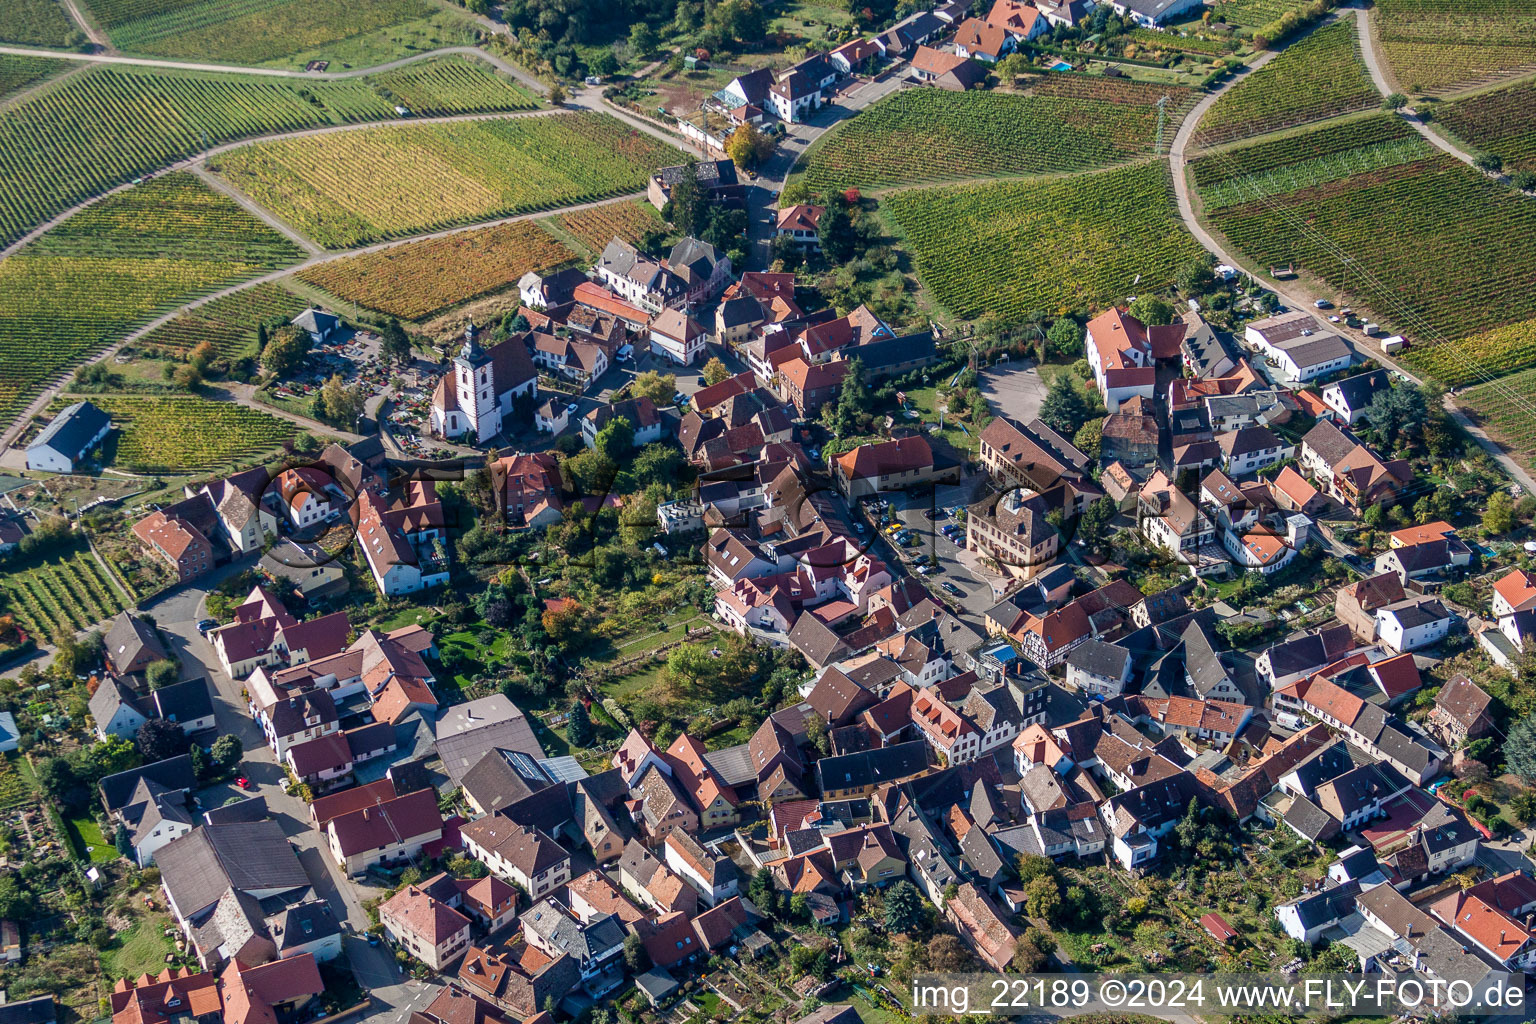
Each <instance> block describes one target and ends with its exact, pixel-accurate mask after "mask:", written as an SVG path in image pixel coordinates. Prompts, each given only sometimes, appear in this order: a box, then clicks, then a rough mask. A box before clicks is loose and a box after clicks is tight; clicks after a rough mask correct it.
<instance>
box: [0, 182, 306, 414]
mask: <svg viewBox="0 0 1536 1024" xmlns="http://www.w3.org/2000/svg"><path fill="white" fill-rule="evenodd" d="M303 256H304V253H303V251H302V250H301V249H299V248H298V247H297V246H295V245H293V244H292V243H291V242H289V241H288V240H287V239H286V238H284V237H283V236H281V235H279V234H277V233H276V232H274V231H272V230H271V229H270V228H268V227H267V226H266V225H265V224H263V223H261V222H260V221H258V220H257V219H256V218H255V217H253V216H251V215H250V214H248V213H246V212H245V211H244V210H242V209H240V207H239V206H237V205H236V204H235V203H234V202H233V201H232V200H230V199H229V198H227V197H226V196H223V195H220V194H219V193H216V192H213V191H211V190H210V189H208V188H207V187H206V186H204V185H203V183H202V182H200V181H199V180H198V179H197V178H196V177H194V176H193V175H191V174H174V175H166V176H164V177H161V178H156V179H154V180H152V181H149V182H146V183H145V184H143V185H141V186H138V187H136V188H132V189H128V190H126V191H124V192H120V193H117V194H116V195H113V196H111V197H110V198H108V199H105V200H103V201H102V202H100V203H98V204H96V205H95V206H92V207H90V208H89V209H86V210H83V211H81V212H80V213H78V214H76V215H75V216H73V217H71V218H70V219H69V220H67V221H65V222H64V223H63V224H61V225H59V226H58V227H57V228H55V229H54V230H52V231H50V232H48V233H47V234H45V235H43V236H42V237H40V238H38V239H37V240H36V241H34V242H32V243H31V244H30V245H28V246H26V247H25V248H23V249H22V250H21V251H20V252H17V253H16V254H15V255H13V256H11V257H10V258H9V259H6V260H4V261H3V262H0V420H8V419H10V418H12V417H14V416H15V415H16V414H17V413H18V412H19V411H20V410H21V409H22V407H24V406H25V405H26V403H27V401H28V400H29V399H30V397H31V395H32V394H34V393H35V392H36V391H37V390H38V389H39V388H41V387H42V386H43V384H44V383H45V382H46V381H48V380H49V379H51V378H53V377H54V376H56V375H58V374H59V373H61V372H62V371H64V370H65V369H67V368H68V367H69V366H70V365H71V364H73V363H75V362H78V361H79V360H81V359H83V358H85V357H87V356H89V355H91V354H92V353H94V352H96V351H97V350H99V349H101V348H102V347H104V346H106V345H108V344H110V343H111V342H113V341H114V340H117V339H118V338H121V337H122V336H123V335H124V334H126V333H128V332H129V331H130V330H132V329H133V328H134V327H135V326H137V325H139V324H143V323H145V322H147V321H149V320H152V319H154V317H155V316H156V315H158V314H161V313H164V312H165V311H167V310H169V309H174V308H176V307H177V306H180V305H182V304H184V303H186V302H188V301H190V300H192V299H194V298H196V297H197V296H199V295H202V294H206V293H207V292H210V291H215V290H217V289H219V288H222V287H225V286H227V285H230V284H234V283H236V282H238V281H241V280H244V279H246V278H250V277H255V276H258V275H260V274H262V273H264V272H267V271H270V270H276V269H279V268H281V267H284V266H288V265H290V264H292V263H296V262H298V261H299V260H300V259H302V258H303Z"/></svg>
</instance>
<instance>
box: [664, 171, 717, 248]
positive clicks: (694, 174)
mask: <svg viewBox="0 0 1536 1024" xmlns="http://www.w3.org/2000/svg"><path fill="white" fill-rule="evenodd" d="M698 174H699V162H698V161H697V160H694V159H691V158H690V159H689V160H688V161H687V162H686V163H685V164H683V172H682V174H680V175H678V178H677V181H675V182H673V183H672V195H671V197H670V198H669V199H668V200H667V205H666V211H665V212H666V215H667V219H668V220H670V221H671V222H672V224H673V226H674V227H676V228H677V230H679V231H681V232H682V233H683V234H685V235H692V234H695V233H696V232H697V231H698V230H699V229H700V228H701V227H702V226H703V225H704V208H705V207H706V206H707V205H708V204H709V197H708V196H707V195H706V194H705V193H704V190H703V189H701V188H699V180H698Z"/></svg>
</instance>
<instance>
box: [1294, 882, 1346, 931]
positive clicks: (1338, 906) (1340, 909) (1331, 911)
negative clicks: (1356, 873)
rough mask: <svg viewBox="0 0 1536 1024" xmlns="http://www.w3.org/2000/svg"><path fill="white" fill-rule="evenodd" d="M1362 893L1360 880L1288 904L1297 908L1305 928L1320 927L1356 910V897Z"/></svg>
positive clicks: (1298, 915)
mask: <svg viewBox="0 0 1536 1024" xmlns="http://www.w3.org/2000/svg"><path fill="white" fill-rule="evenodd" d="M1359 895H1360V883H1359V882H1345V883H1344V884H1343V885H1337V886H1334V887H1333V888H1332V889H1324V890H1322V891H1321V892H1316V893H1313V894H1311V895H1310V896H1303V897H1301V898H1300V899H1298V900H1292V901H1291V903H1289V904H1285V905H1286V906H1294V907H1295V908H1296V916H1297V918H1298V919H1299V920H1300V921H1301V924H1302V927H1304V928H1308V929H1311V928H1318V927H1322V926H1325V925H1328V924H1330V923H1333V922H1336V921H1338V920H1339V919H1340V918H1344V917H1348V916H1349V915H1350V914H1352V913H1354V912H1355V897H1357V896H1359Z"/></svg>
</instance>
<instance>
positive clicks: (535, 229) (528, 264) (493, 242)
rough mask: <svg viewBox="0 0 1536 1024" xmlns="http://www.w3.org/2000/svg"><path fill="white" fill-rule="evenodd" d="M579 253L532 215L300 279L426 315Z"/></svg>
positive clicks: (410, 314)
mask: <svg viewBox="0 0 1536 1024" xmlns="http://www.w3.org/2000/svg"><path fill="white" fill-rule="evenodd" d="M575 255H576V254H575V253H574V252H572V251H571V250H570V249H568V248H566V246H564V245H562V244H561V243H560V242H559V241H557V240H556V239H555V237H554V236H553V235H551V234H550V233H549V232H547V231H545V230H544V229H543V228H541V227H539V226H538V225H537V224H535V223H533V222H532V221H526V220H524V221H515V222H513V223H511V224H498V225H496V226H494V227H489V228H482V229H480V230H478V231H463V232H460V233H458V234H453V235H449V236H447V237H446V238H431V239H427V240H425V241H421V242H411V243H409V244H407V245H401V246H396V247H394V248H392V249H385V250H384V251H382V252H372V253H366V254H364V255H362V256H353V257H350V258H349V259H344V260H337V261H335V262H333V263H323V264H321V265H320V266H318V267H314V268H313V269H311V270H308V271H305V272H304V273H303V274H301V275H300V279H301V280H303V281H305V282H307V283H309V284H312V285H315V286H316V287H319V288H323V289H325V290H326V291H328V292H330V293H331V294H332V295H336V296H339V297H340V298H343V299H346V300H347V301H348V302H354V303H356V304H357V305H359V306H364V307H367V308H369V309H376V310H378V311H379V312H381V313H389V314H391V315H393V316H398V317H402V318H404V319H406V320H421V319H423V318H425V317H428V316H431V315H432V314H434V313H437V312H440V311H441V310H444V309H446V308H448V307H449V306H454V305H457V304H458V303H460V302H466V301H468V300H469V299H475V298H479V297H480V296H482V295H488V294H490V293H491V292H497V291H501V290H503V289H505V288H509V287H513V286H515V285H516V284H517V280H518V278H520V277H522V276H523V275H524V274H526V273H527V272H528V271H530V270H543V269H546V268H548V267H553V266H556V265H557V264H561V263H565V262H568V261H570V260H571V259H573V258H574V257H575Z"/></svg>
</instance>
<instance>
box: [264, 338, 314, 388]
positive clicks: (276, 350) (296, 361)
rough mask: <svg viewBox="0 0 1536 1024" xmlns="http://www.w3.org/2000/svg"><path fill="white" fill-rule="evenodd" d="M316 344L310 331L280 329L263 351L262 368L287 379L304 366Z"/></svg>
mask: <svg viewBox="0 0 1536 1024" xmlns="http://www.w3.org/2000/svg"><path fill="white" fill-rule="evenodd" d="M313 344H314V339H313V338H311V337H310V334H309V332H308V331H306V330H305V329H304V328H302V327H293V326H288V327H280V328H278V329H277V332H276V333H275V334H273V335H272V337H271V338H270V339H268V341H267V347H266V348H264V349H262V350H261V365H262V368H263V369H265V370H267V371H268V372H270V373H274V374H276V375H277V376H279V377H286V376H288V375H289V374H291V373H293V372H294V371H295V370H297V369H298V368H299V367H301V366H303V365H304V360H306V359H308V358H309V350H310V348H311V347H312V346H313Z"/></svg>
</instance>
